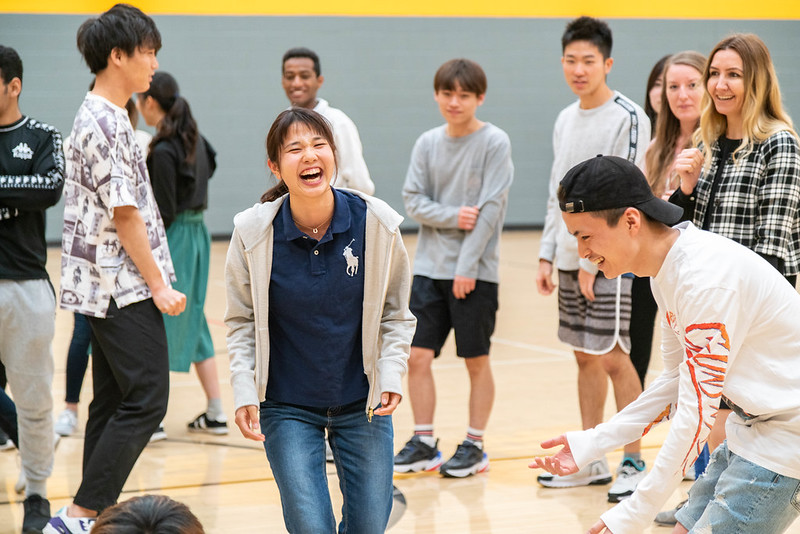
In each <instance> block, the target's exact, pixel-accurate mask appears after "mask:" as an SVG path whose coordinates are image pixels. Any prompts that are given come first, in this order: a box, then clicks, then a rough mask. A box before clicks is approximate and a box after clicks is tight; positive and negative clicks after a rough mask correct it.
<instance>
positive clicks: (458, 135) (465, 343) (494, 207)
mask: <svg viewBox="0 0 800 534" xmlns="http://www.w3.org/2000/svg"><path fill="white" fill-rule="evenodd" d="M486 86H487V82H486V74H485V73H484V72H483V69H482V68H481V67H480V65H478V64H477V63H475V62H474V61H470V60H467V59H453V60H450V61H448V62H447V63H445V64H444V65H442V66H441V67H440V68H439V70H438V71H437V72H436V76H435V77H434V81H433V87H434V91H435V93H434V99H435V100H436V103H437V104H438V105H439V111H440V112H441V114H442V116H443V117H444V118H445V121H446V124H444V125H442V126H439V127H437V128H434V129H432V130H428V131H427V132H425V133H424V134H422V135H421V136H420V137H419V139H417V142H416V144H415V145H414V149H413V151H412V153H411V164H410V165H409V168H408V173H407V175H406V182H405V185H404V186H403V199H404V201H405V207H406V212H407V213H408V215H409V216H411V217H412V218H413V219H414V220H416V221H417V222H418V223H420V229H419V240H418V242H417V250H416V255H415V259H414V281H413V284H412V288H411V305H410V307H411V311H412V313H413V314H414V315H415V316H416V317H417V330H416V334H415V335H414V340H413V341H412V343H411V356H410V359H409V370H408V389H409V399H410V400H411V408H412V411H413V414H414V436H413V437H412V438H411V439H410V440H409V441H408V443H406V445H405V447H404V448H403V449H402V450H401V451H400V452H399V453H398V454H397V455H396V456H395V459H394V469H395V471H397V472H411V471H423V470H424V471H433V470H436V469H439V470H440V472H441V474H442V475H444V476H450V477H466V476H470V475H473V474H475V473H479V472H482V471H486V470H487V469H488V468H489V458H488V455H487V454H486V453H485V452H484V451H483V433H484V430H485V429H486V425H487V423H488V421H489V414H490V413H491V410H492V404H493V402H494V379H493V378H492V371H491V367H490V366H489V346H490V342H489V338H490V337H491V335H492V332H493V331H494V324H495V314H496V311H497V284H498V280H499V277H498V252H499V251H498V245H499V242H500V232H501V230H502V227H503V219H504V217H505V211H506V205H507V203H508V190H509V188H510V187H511V182H512V180H513V176H514V166H513V164H512V162H511V142H510V140H509V138H508V135H507V134H506V133H505V132H504V131H503V130H501V129H499V128H498V127H496V126H494V125H492V124H490V123H487V122H483V121H481V120H478V118H477V117H476V116H475V112H476V110H477V109H478V106H480V105H482V104H483V102H484V98H485V96H486ZM451 329H453V330H454V331H455V339H456V352H457V354H458V356H459V357H461V358H464V362H465V363H466V366H467V371H468V373H469V377H470V385H471V388H470V399H469V406H470V410H469V412H470V413H469V427H468V429H467V435H466V439H465V440H464V441H463V443H461V444H460V445H459V446H458V448H457V450H456V452H455V454H454V455H453V457H452V458H450V459H449V460H448V461H447V462H445V463H444V464H442V454H441V452H439V449H438V439H436V438H434V434H433V413H434V409H435V405H436V390H435V385H434V378H433V373H432V370H431V364H432V363H433V360H434V358H436V357H437V356H438V355H439V353H440V351H441V348H442V345H443V344H444V342H445V339H446V338H447V336H448V334H449V332H450V330H451Z"/></svg>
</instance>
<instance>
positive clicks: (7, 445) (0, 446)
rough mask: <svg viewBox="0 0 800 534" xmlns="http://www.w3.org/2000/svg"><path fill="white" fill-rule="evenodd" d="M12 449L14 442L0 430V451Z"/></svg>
mask: <svg viewBox="0 0 800 534" xmlns="http://www.w3.org/2000/svg"><path fill="white" fill-rule="evenodd" d="M13 449H14V442H13V441H11V438H9V437H8V434H6V433H5V432H3V431H2V430H0V451H10V450H13Z"/></svg>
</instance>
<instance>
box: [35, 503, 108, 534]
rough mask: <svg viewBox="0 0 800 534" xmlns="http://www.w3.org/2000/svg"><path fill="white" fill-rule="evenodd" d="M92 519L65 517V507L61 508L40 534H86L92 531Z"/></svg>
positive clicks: (93, 519)
mask: <svg viewBox="0 0 800 534" xmlns="http://www.w3.org/2000/svg"><path fill="white" fill-rule="evenodd" d="M95 521H96V519H95V518H94V517H67V507H66V506H65V507H63V508H62V509H61V510H59V511H58V513H57V514H56V515H54V516H53V517H52V518H51V519H50V521H48V522H47V525H45V527H44V530H42V534H86V533H88V532H91V531H92V527H93V526H94V522H95Z"/></svg>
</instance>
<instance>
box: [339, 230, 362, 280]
mask: <svg viewBox="0 0 800 534" xmlns="http://www.w3.org/2000/svg"><path fill="white" fill-rule="evenodd" d="M353 241H355V239H351V240H350V243H349V244H348V245H347V246H346V247H344V251H342V256H344V259H346V260H347V274H348V275H350V276H355V275H356V273H358V256H355V255H353V249H352V248H350V245H352V244H353Z"/></svg>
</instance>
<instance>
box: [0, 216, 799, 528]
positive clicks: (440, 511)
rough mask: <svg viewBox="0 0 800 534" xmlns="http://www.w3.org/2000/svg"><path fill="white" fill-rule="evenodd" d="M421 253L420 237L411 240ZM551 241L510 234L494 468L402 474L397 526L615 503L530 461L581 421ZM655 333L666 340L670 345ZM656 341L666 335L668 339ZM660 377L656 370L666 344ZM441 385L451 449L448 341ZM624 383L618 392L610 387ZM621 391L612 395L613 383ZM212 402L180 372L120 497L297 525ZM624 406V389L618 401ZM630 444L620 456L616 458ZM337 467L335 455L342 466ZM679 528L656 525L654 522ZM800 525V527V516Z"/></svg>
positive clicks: (444, 436) (15, 506)
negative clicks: (201, 427) (547, 272)
mask: <svg viewBox="0 0 800 534" xmlns="http://www.w3.org/2000/svg"><path fill="white" fill-rule="evenodd" d="M405 240H406V244H407V247H408V249H409V251H410V252H411V253H412V254H413V251H414V246H415V242H416V240H415V237H414V236H406V237H405ZM226 248H227V243H222V242H219V243H214V244H213V247H212V265H211V278H210V281H209V297H208V301H207V302H206V314H207V316H208V320H209V323H210V327H211V333H212V336H213V338H214V346H215V348H216V352H217V365H218V368H219V375H220V382H221V383H222V391H223V402H224V403H225V406H226V408H227V410H228V411H229V418H231V419H232V416H233V414H232V410H233V403H232V395H231V391H230V386H229V383H228V365H227V355H226V350H225V327H224V325H223V322H222V319H223V313H224V310H225V297H224V284H223V278H222V273H223V268H224V262H225V251H226ZM538 249H539V233H538V232H507V233H505V234H504V235H503V240H502V244H501V254H500V258H501V277H502V279H501V283H500V310H499V315H498V321H497V328H496V332H495V336H494V340H493V346H492V360H493V368H494V375H495V381H496V386H497V398H496V402H495V407H494V411H493V413H492V419H491V421H490V426H489V428H488V431H487V437H486V450H487V452H488V453H489V455H490V459H491V464H490V466H491V467H490V471H489V472H488V473H484V474H481V475H477V476H474V477H470V478H467V479H444V478H441V477H440V476H439V475H437V474H416V475H397V476H396V477H395V484H396V485H397V487H398V488H400V489H401V490H402V492H403V493H404V494H405V497H406V500H407V503H408V507H407V510H406V512H405V514H404V515H403V516H402V518H401V519H400V521H399V523H397V525H396V526H395V527H393V528H392V529H391V530H390V532H392V533H394V534H405V533H412V532H414V533H439V534H444V533H464V532H470V533H473V534H477V533H489V532H491V533H533V534H537V533H544V532H548V533H549V532H553V531H558V532H561V533H564V534H567V533H570V534H571V533H581V532H586V530H587V529H588V528H589V527H590V526H591V525H592V524H593V523H594V522H595V521H596V520H597V518H598V516H599V514H601V513H602V512H603V511H605V510H607V509H608V508H609V506H610V505H609V504H608V503H607V502H606V492H607V488H608V487H607V486H599V487H598V486H595V487H587V488H577V489H562V490H555V489H545V488H541V487H539V485H538V484H537V483H536V475H537V471H533V470H530V469H528V467H527V465H528V462H529V460H530V459H531V458H532V457H533V456H534V455H538V454H541V453H542V452H543V451H542V449H541V448H540V447H539V443H540V441H541V440H543V439H546V438H549V437H553V436H556V435H558V434H561V433H563V432H565V431H567V430H574V429H578V428H579V426H580V417H579V413H578V403H577V393H576V366H575V363H574V359H573V357H572V354H571V353H570V352H569V351H568V350H567V348H566V347H565V346H564V345H562V344H561V343H560V342H559V341H558V339H557V338H556V325H557V306H556V297H555V295H552V296H550V297H541V296H539V295H538V294H537V292H536V289H535V287H534V274H535V269H536V265H537V260H536V254H537V252H538ZM48 262H49V263H48V267H49V269H50V271H51V276H52V278H53V283H54V285H55V286H56V287H58V278H59V276H58V269H59V265H60V259H59V250H57V249H53V250H51V251H50V257H49V260H48ZM71 333H72V315H71V314H69V313H65V312H63V311H59V312H58V314H57V327H56V337H55V341H54V344H53V353H54V356H55V364H56V374H55V379H54V384H53V397H54V416H55V415H57V414H58V413H59V412H60V411H61V409H62V408H63V398H64V373H65V363H66V352H67V346H68V344H69V339H70V336H71ZM657 341H658V340H657V339H656V343H657ZM656 347H657V344H656ZM654 354H655V355H656V357H654V359H653V360H654V361H653V362H652V363H651V370H650V373H651V375H652V374H657V373H658V371H659V368H660V360H659V358H658V357H657V352H655V351H654ZM434 370H435V374H436V380H437V386H438V405H437V410H436V435H437V436H438V437H439V438H440V443H439V445H440V448H441V450H442V451H443V453H444V454H445V455H446V456H449V455H450V454H452V452H453V451H454V450H455V447H456V445H457V443H459V442H460V441H461V440H462V439H463V436H464V433H465V431H466V426H467V415H466V406H467V393H468V379H467V375H466V370H465V368H464V365H463V363H462V362H460V361H459V360H458V359H457V358H456V357H455V353H454V347H453V345H452V342H451V341H450V342H448V344H447V346H446V347H445V350H444V351H443V354H442V356H441V357H440V358H439V359H438V360H437V361H436V363H435V368H434ZM609 389H611V388H609ZM91 391H92V388H91V373H87V377H86V380H85V382H84V386H83V394H82V396H81V405H80V412H79V414H80V423H79V431H78V435H75V436H71V437H67V438H63V439H62V440H61V443H60V444H59V446H58V449H57V451H56V461H55V468H54V471H53V475H52V477H51V478H50V482H49V497H50V501H51V504H52V512H53V513H55V512H56V510H58V509H59V508H60V507H61V506H63V505H65V504H67V503H68V502H70V500H71V499H70V496H71V495H73V494H74V492H75V491H76V489H77V487H78V484H79V483H80V477H81V467H80V466H81V454H82V448H83V438H82V433H83V427H84V425H85V422H86V409H87V406H88V403H89V401H90V400H91ZM609 393H610V394H611V391H610V392H609ZM204 409H205V399H204V396H203V393H202V390H201V389H200V386H199V383H198V382H197V379H196V377H195V376H194V375H181V374H173V375H172V388H171V396H170V404H169V411H168V413H167V417H166V421H165V426H166V431H167V434H168V439H167V440H165V441H161V442H157V443H152V444H150V445H148V447H147V448H146V449H145V451H144V453H143V454H142V456H141V457H140V458H139V461H138V463H137V464H136V467H135V468H134V471H133V473H132V474H131V476H130V478H129V479H128V482H127V484H126V485H125V489H124V491H123V494H122V495H121V496H120V500H126V499H128V498H130V497H132V496H135V495H140V494H144V493H163V494H167V495H169V496H171V497H173V498H174V499H177V500H180V501H183V502H185V503H186V504H187V505H189V507H190V508H191V509H192V510H193V511H194V513H195V514H196V515H197V516H198V517H199V518H200V520H201V522H202V523H203V525H204V526H205V529H206V532H209V533H213V534H236V533H242V534H243V533H252V532H263V533H280V532H285V530H284V527H283V520H282V515H281V507H280V500H279V496H278V491H277V489H276V486H275V483H274V481H273V478H272V474H271V472H270V469H269V465H268V463H267V460H266V456H265V454H264V450H263V448H262V447H261V445H260V444H257V443H254V442H250V441H247V440H245V439H244V438H243V437H241V435H240V434H239V431H238V429H236V427H235V426H232V425H231V430H230V433H229V434H228V435H227V436H222V437H211V436H206V435H199V434H190V433H188V432H187V431H186V423H187V422H188V421H190V420H191V419H193V418H194V417H195V416H196V415H197V414H198V413H200V412H201V411H203V410H204ZM606 412H607V414H608V416H610V415H612V414H613V413H614V409H613V398H611V397H609V399H608V402H607V403H606ZM394 423H395V445H396V447H395V450H397V449H399V448H400V447H401V446H402V444H403V443H404V442H405V440H406V439H408V437H409V436H410V434H411V431H412V428H413V422H412V418H411V410H410V406H409V404H408V403H407V402H404V403H402V404H401V405H400V408H398V411H397V412H396V414H395V417H394ZM666 431H667V427H666V425H662V426H660V427H658V428H656V429H655V430H654V431H652V432H651V433H650V434H648V435H647V436H646V437H645V438H644V442H643V453H644V457H645V459H646V460H648V462H651V461H652V459H653V458H654V457H655V455H656V453H657V452H658V448H659V446H660V444H661V443H662V442H663V440H664V437H665V435H666ZM620 455H621V451H616V452H614V453H612V454H609V455H608V459H609V462H610V465H612V466H615V465H616V464H617V463H618V462H619V460H620ZM16 456H17V455H16V453H15V452H0V534H6V533H9V534H10V533H16V532H19V530H20V525H21V524H22V500H23V498H22V497H21V496H18V495H17V494H15V493H14V483H15V482H16V480H17V475H18V472H19V469H18V461H17V458H16ZM329 465H330V464H329ZM328 472H329V480H330V484H331V488H332V493H333V498H334V509H335V510H337V512H338V508H339V507H340V503H341V499H340V498H339V497H338V496H337V494H338V486H337V480H336V475H335V472H334V470H333V469H332V467H329V469H328ZM688 487H689V483H688V482H684V483H682V486H681V487H680V488H679V489H678V490H677V491H676V492H675V493H674V494H673V495H672V497H671V499H670V501H669V504H675V503H677V502H678V501H680V500H681V499H683V498H684V496H685V493H686V491H687V490H688ZM646 532H647V533H651V534H666V533H668V532H670V529H668V528H660V527H657V526H655V525H653V527H651V528H650V529H648V530H647V531H646ZM788 532H789V533H790V534H800V522H797V523H795V525H793V526H792V527H791V528H790V529H789V531H788Z"/></svg>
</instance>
